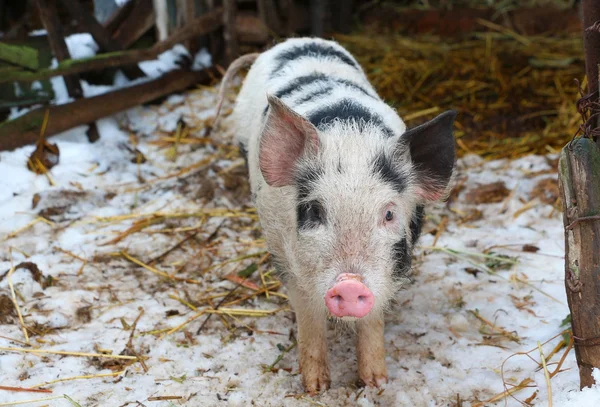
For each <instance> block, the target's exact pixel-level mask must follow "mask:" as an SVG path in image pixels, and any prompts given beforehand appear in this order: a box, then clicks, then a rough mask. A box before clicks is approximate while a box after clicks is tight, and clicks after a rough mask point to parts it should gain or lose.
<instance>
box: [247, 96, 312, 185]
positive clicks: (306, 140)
mask: <svg viewBox="0 0 600 407" xmlns="http://www.w3.org/2000/svg"><path fill="white" fill-rule="evenodd" d="M267 99H268V101H269V115H268V117H267V121H266V123H265V127H264V130H263V133H262V136H261V139H260V146H259V152H258V163H259V167H260V171H261V172H262V175H263V178H264V179H265V181H266V182H267V184H269V185H270V186H272V187H284V186H286V185H291V184H292V183H293V182H294V173H295V169H296V162H297V161H298V159H299V158H300V157H302V156H303V155H304V154H305V152H306V151H307V150H308V151H313V152H316V150H317V149H318V146H319V137H318V135H317V129H316V128H315V126H313V125H312V123H310V122H309V121H308V120H306V119H305V118H304V117H302V116H300V115H299V114H298V113H296V112H294V111H293V110H292V109H290V108H289V107H288V106H287V105H286V104H285V103H283V102H282V101H281V99H279V98H278V97H276V96H271V95H269V96H267Z"/></svg>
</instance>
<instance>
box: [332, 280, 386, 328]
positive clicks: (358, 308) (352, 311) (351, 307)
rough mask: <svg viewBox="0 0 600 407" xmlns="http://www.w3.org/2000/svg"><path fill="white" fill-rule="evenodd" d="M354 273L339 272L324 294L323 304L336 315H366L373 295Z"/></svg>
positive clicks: (372, 301)
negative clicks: (333, 283)
mask: <svg viewBox="0 0 600 407" xmlns="http://www.w3.org/2000/svg"><path fill="white" fill-rule="evenodd" d="M360 280H361V277H360V276H359V275H356V274H350V273H344V274H341V275H340V276H339V277H338V279H337V281H336V283H335V285H334V286H333V287H331V288H330V289H329V291H327V294H325V305H326V306H327V309H328V310H329V312H331V313H332V314H333V315H335V316H336V317H355V318H362V317H364V316H365V315H367V314H368V313H369V312H370V311H371V308H373V303H374V302H375V297H374V296H373V293H372V292H371V290H369V288H368V287H367V286H366V285H364V284H363V283H362V282H361V281H360Z"/></svg>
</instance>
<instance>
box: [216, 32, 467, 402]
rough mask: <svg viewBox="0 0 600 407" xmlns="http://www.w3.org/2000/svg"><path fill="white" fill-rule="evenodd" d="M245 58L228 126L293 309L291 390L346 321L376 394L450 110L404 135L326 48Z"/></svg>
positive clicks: (322, 360)
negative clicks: (334, 325)
mask: <svg viewBox="0 0 600 407" xmlns="http://www.w3.org/2000/svg"><path fill="white" fill-rule="evenodd" d="M252 62H253V63H252ZM247 63H252V65H251V68H250V70H249V71H248V74H247V76H246V78H245V80H244V82H243V84H242V88H241V90H240V93H239V95H238V97H237V100H236V103H235V106H234V109H233V113H232V119H231V120H232V123H233V127H234V131H235V138H236V140H237V142H238V143H239V146H240V148H241V151H242V153H243V154H244V157H245V159H246V164H247V166H248V171H249V177H250V186H251V191H252V198H253V201H254V204H255V206H256V209H257V212H258V216H259V220H260V224H261V228H262V232H263V235H264V238H265V241H266V243H267V246H268V249H269V251H270V253H271V255H272V259H273V262H274V265H275V268H276V270H277V271H278V274H279V276H280V277H281V279H282V281H283V282H284V284H285V285H286V287H287V290H288V293H289V301H290V303H291V306H292V308H293V310H294V312H295V314H296V321H297V328H298V333H297V338H298V346H299V358H300V361H299V362H300V372H301V374H302V384H303V386H304V388H305V390H306V391H307V392H309V393H315V392H319V391H322V390H325V389H328V388H329V386H330V382H331V381H330V373H329V365H328V356H327V352H328V349H327V343H326V330H327V320H328V318H329V319H334V320H336V321H348V322H349V323H350V324H353V325H354V326H355V330H356V335H357V344H356V352H357V360H358V376H359V379H360V381H361V382H362V383H363V384H365V385H367V386H375V387H379V386H381V385H383V384H384V383H386V382H387V368H386V363H385V349H384V313H385V311H387V310H389V309H390V303H391V300H392V299H393V298H394V296H395V294H396V293H397V291H398V290H399V289H400V288H401V287H402V286H403V285H404V284H405V283H406V281H407V277H408V275H409V272H410V269H411V253H412V249H413V247H414V244H415V242H416V241H417V238H418V237H419V234H420V232H421V226H422V223H423V219H424V209H423V208H424V205H425V204H426V203H427V202H432V201H436V200H439V199H441V198H443V197H444V195H445V194H446V193H447V189H448V186H449V184H450V181H451V178H452V174H453V170H454V164H455V146H454V145H455V142H454V136H453V123H454V120H455V117H456V112H454V111H447V112H444V113H442V114H440V115H439V116H437V117H436V118H434V119H433V120H431V121H429V122H427V123H425V124H422V125H420V126H417V127H414V128H412V129H407V128H406V125H405V124H404V122H403V121H402V119H401V118H400V117H399V116H398V114H397V113H396V111H395V110H394V109H393V108H391V107H390V106H389V105H387V104H386V103H385V102H384V101H383V100H382V99H381V98H380V97H379V96H378V94H377V92H376V91H375V89H374V88H373V87H372V86H371V84H370V83H369V81H368V79H367V77H366V75H365V73H364V72H363V70H362V68H361V67H360V65H359V64H358V63H357V61H356V60H355V58H354V57H353V56H352V55H351V54H350V53H349V52H348V51H346V50H345V49H344V48H343V47H342V46H340V45H339V44H338V43H336V42H333V41H328V40H323V39H318V38H294V39H288V40H286V41H284V42H282V43H279V44H277V45H275V46H274V47H272V48H271V49H269V50H267V51H265V52H263V53H261V54H256V55H255V56H251V57H246V58H244V57H242V58H241V59H240V60H238V61H236V62H235V63H234V64H232V66H234V67H235V69H239V67H241V66H242V65H244V64H247ZM226 76H227V77H230V76H231V74H230V72H228V73H227V75H226Z"/></svg>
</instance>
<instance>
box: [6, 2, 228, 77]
mask: <svg viewBox="0 0 600 407" xmlns="http://www.w3.org/2000/svg"><path fill="white" fill-rule="evenodd" d="M222 16H223V9H222V8H218V9H215V10H214V11H211V12H209V13H206V14H204V15H202V16H200V17H197V18H195V19H194V20H192V21H191V22H190V23H189V24H187V25H186V26H185V27H183V28H181V29H180V30H178V31H177V32H175V33H173V35H171V36H170V37H169V38H167V39H166V40H165V41H162V42H159V43H157V44H155V45H154V46H153V47H151V48H149V49H145V50H132V51H118V52H107V53H104V54H99V55H96V56H95V57H93V58H85V59H77V60H73V59H69V60H65V61H63V62H61V63H59V64H58V67H57V68H56V69H42V70H39V71H37V72H28V71H23V70H11V71H5V72H3V74H2V76H0V83H2V82H12V81H15V80H20V81H34V80H39V79H46V78H51V77H53V76H59V75H65V74H70V73H81V72H89V71H95V70H102V69H106V68H113V67H119V66H123V65H130V64H134V63H138V62H140V61H147V60H149V59H154V58H156V57H157V56H158V55H159V54H160V53H162V52H165V51H166V50H168V49H171V48H172V47H173V46H174V45H175V44H178V43H180V42H183V41H185V40H186V39H187V38H190V37H192V36H195V35H203V34H207V33H209V32H212V31H214V30H216V29H217V28H219V27H220V26H221V25H222Z"/></svg>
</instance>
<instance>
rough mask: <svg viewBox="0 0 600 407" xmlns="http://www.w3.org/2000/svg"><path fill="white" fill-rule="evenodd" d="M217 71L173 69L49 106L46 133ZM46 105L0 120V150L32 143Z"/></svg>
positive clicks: (205, 79)
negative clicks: (158, 76)
mask: <svg viewBox="0 0 600 407" xmlns="http://www.w3.org/2000/svg"><path fill="white" fill-rule="evenodd" d="M217 75H218V73H217V71H216V69H215V68H209V69H205V70H203V71H184V70H177V71H172V72H169V73H168V74H166V75H164V76H162V77H160V78H158V79H156V80H153V81H149V82H145V83H142V84H140V85H135V86H131V87H129V88H124V89H120V90H117V91H113V92H109V93H105V94H102V95H99V96H94V97H90V98H86V99H79V100H76V101H75V102H71V103H67V104H64V105H58V106H50V107H48V108H47V109H49V110H50V119H49V120H48V125H47V127H46V135H47V136H48V137H50V136H52V135H55V134H57V133H60V132H63V131H65V130H69V129H71V128H73V127H76V126H80V125H82V124H86V123H91V122H94V121H95V120H98V119H101V118H103V117H105V116H109V115H111V114H114V113H117V112H119V111H122V110H126V109H129V108H131V107H133V106H137V105H139V104H143V103H147V102H149V101H151V100H154V99H157V98H160V97H162V96H165V95H168V94H170V93H173V92H178V91H181V90H183V89H185V88H187V87H189V86H192V85H193V84H196V83H202V84H208V83H209V82H210V81H211V79H212V78H214V77H216V76H217ZM45 110H46V108H40V109H36V110H33V111H31V112H29V113H27V114H26V115H24V116H21V117H19V118H17V119H15V120H11V121H9V122H5V123H3V124H0V150H12V149H15V148H17V147H21V146H23V145H26V144H32V143H35V142H36V141H37V139H38V137H39V132H40V126H41V124H42V121H43V118H44V112H45Z"/></svg>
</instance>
